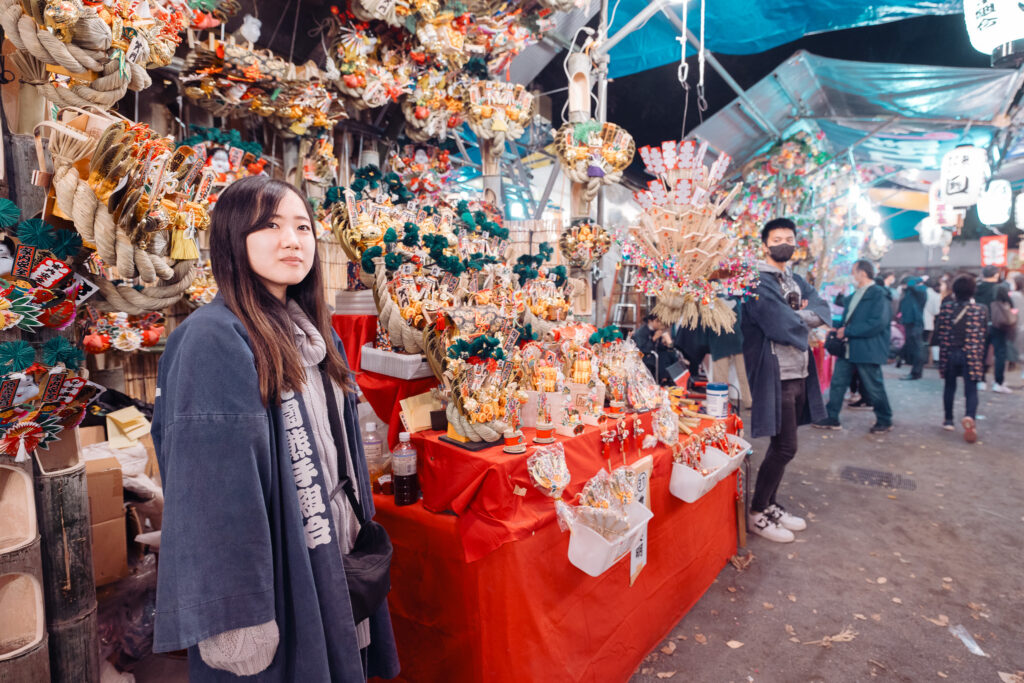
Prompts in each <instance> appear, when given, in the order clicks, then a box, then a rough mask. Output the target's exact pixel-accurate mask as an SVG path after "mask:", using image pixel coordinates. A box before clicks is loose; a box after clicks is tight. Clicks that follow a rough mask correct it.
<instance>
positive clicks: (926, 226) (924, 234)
mask: <svg viewBox="0 0 1024 683" xmlns="http://www.w3.org/2000/svg"><path fill="white" fill-rule="evenodd" d="M944 232H946V231H945V230H943V229H942V226H941V225H939V224H938V223H936V222H935V219H934V218H932V217H931V216H925V217H924V218H922V219H921V222H920V223H918V224H917V235H918V237H919V238H920V239H921V244H923V245H924V246H926V247H939V246H942V243H943V241H944V235H943V234H942V233H944ZM951 234H952V233H951Z"/></svg>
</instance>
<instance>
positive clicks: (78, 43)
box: [0, 0, 153, 108]
mask: <svg viewBox="0 0 1024 683" xmlns="http://www.w3.org/2000/svg"><path fill="white" fill-rule="evenodd" d="M0 25H2V26H3V28H4V33H5V34H6V36H7V39H8V40H10V41H11V43H12V44H13V45H14V46H15V47H16V48H17V49H18V51H19V52H18V53H17V54H16V55H15V56H14V59H15V63H16V64H17V66H18V68H19V69H20V70H21V72H22V76H23V78H24V79H25V82H26V83H28V84H31V85H34V86H36V88H38V89H39V90H40V91H41V92H42V94H43V97H45V98H46V99H48V100H50V101H52V102H56V103H58V104H60V105H64V106H68V105H73V106H79V107H81V106H85V105H99V106H101V107H107V108H109V107H112V106H114V105H115V104H116V103H117V102H118V100H120V99H121V98H122V97H124V94H125V92H126V91H127V90H128V89H129V88H131V89H132V90H136V91H137V90H143V89H145V88H148V87H149V86H150V85H152V83H153V81H152V79H151V78H150V76H149V74H148V73H147V72H146V70H145V68H143V67H142V66H140V65H138V64H133V63H131V62H125V67H126V69H127V74H123V73H121V71H120V64H119V61H118V60H117V59H112V58H111V57H110V55H108V54H107V50H108V49H109V48H110V33H109V31H108V30H107V28H106V25H105V24H104V23H103V20H102V19H100V18H99V17H98V16H97V15H96V12H95V10H93V9H92V8H86V9H85V12H84V14H83V15H82V17H81V18H80V19H79V20H78V22H77V23H76V25H75V39H74V42H71V43H65V42H63V41H61V40H60V39H59V38H57V37H56V36H54V35H53V34H52V33H50V32H49V31H47V30H45V29H42V28H40V27H39V26H38V25H37V24H36V22H35V20H33V19H32V17H30V16H28V15H26V14H25V12H24V9H23V8H22V6H21V2H20V0H0ZM104 36H105V37H104ZM47 64H53V65H57V66H60V67H63V68H64V69H66V70H67V71H68V72H70V73H72V74H85V73H87V72H90V71H91V72H95V73H98V74H100V75H99V77H98V78H96V79H95V80H94V81H92V82H91V83H88V84H84V83H78V84H75V85H72V86H71V87H69V88H65V87H56V86H54V85H53V84H52V83H50V82H49V81H48V75H47V72H46V65H47Z"/></svg>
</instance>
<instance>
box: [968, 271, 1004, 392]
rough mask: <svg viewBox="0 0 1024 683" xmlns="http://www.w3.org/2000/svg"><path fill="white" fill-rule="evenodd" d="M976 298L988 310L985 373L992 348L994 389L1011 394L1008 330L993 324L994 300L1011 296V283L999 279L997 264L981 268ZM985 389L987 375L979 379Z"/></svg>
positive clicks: (980, 387) (981, 387) (986, 372)
mask: <svg viewBox="0 0 1024 683" xmlns="http://www.w3.org/2000/svg"><path fill="white" fill-rule="evenodd" d="M977 287H978V288H977V291H976V292H975V294H974V300H975V301H976V302H977V303H978V304H979V305H981V306H984V307H985V310H986V311H988V314H989V315H988V332H987V337H986V340H985V353H984V356H983V357H984V358H985V374H988V350H989V349H990V348H991V349H992V391H994V392H996V393H1000V394H1009V393H1012V392H1013V390H1012V389H1010V388H1009V387H1007V386H1006V384H1005V381H1006V357H1007V349H1006V347H1007V344H1008V343H1009V340H1008V338H1007V331H1006V330H1002V329H999V328H998V327H996V326H995V325H993V324H992V302H993V301H995V300H996V299H999V298H1002V297H1000V294H1005V296H1006V297H1007V298H1008V297H1009V291H1010V288H1009V285H1007V284H1006V283H1005V282H1000V280H999V268H997V267H996V266H985V267H984V268H983V269H982V270H981V282H979V283H978V285H977ZM979 381H980V382H981V383H982V385H981V386H979V387H978V388H979V389H984V388H985V386H984V382H985V376H984V375H982V377H981V379H980V380H979Z"/></svg>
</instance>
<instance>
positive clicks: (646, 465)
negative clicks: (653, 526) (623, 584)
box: [629, 455, 654, 586]
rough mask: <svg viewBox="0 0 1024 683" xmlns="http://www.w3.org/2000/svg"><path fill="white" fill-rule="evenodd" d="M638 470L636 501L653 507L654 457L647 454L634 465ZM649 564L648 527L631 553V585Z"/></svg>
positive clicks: (648, 507)
mask: <svg viewBox="0 0 1024 683" xmlns="http://www.w3.org/2000/svg"><path fill="white" fill-rule="evenodd" d="M632 467H633V470H634V471H635V472H636V501H637V502H638V503H641V504H642V505H646V506H647V509H648V510H650V509H651V475H652V474H653V473H654V458H653V457H651V456H649V455H645V456H644V457H643V458H641V459H640V460H637V461H636V462H635V463H633V465H632ZM646 566H647V529H646V528H644V531H643V533H642V534H641V535H640V542H639V543H637V545H636V548H634V549H633V552H631V553H630V554H629V585H630V586H632V585H633V584H634V583H636V579H637V577H638V576H640V572H642V571H643V569H644V567H646Z"/></svg>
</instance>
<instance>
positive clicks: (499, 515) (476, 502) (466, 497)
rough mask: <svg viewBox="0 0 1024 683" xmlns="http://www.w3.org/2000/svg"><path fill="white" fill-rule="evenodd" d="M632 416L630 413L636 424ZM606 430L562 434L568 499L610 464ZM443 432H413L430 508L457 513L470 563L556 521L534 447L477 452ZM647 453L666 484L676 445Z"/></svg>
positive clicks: (632, 456) (646, 423)
mask: <svg viewBox="0 0 1024 683" xmlns="http://www.w3.org/2000/svg"><path fill="white" fill-rule="evenodd" d="M640 418H641V421H642V424H643V428H644V430H645V433H647V434H650V431H651V414H649V413H648V414H645V415H641V416H640ZM632 419H633V418H632V417H630V418H629V422H630V423H632ZM731 419H732V418H730V420H731ZM731 424H732V423H731V422H730V425H731ZM603 429H604V428H602V427H587V428H586V430H585V431H584V432H583V434H581V435H579V436H576V437H572V438H569V437H557V439H558V441H560V442H562V445H563V448H564V449H565V460H566V464H567V465H568V466H569V472H570V473H571V474H572V483H571V484H570V485H569V488H567V489H566V491H565V494H564V497H565V499H566V500H569V499H571V498H572V497H573V496H575V495H576V494H577V493H579V492H580V490H582V488H583V485H584V484H586V483H587V481H588V480H589V479H590V477H592V476H593V475H594V474H596V473H597V471H598V470H600V469H601V468H602V467H607V466H608V462H607V461H606V460H604V459H603V458H602V455H601V453H602V450H601V432H602V431H603ZM534 431H535V430H533V429H524V430H523V435H524V436H525V437H526V442H527V443H528V444H532V440H533V435H534ZM441 434H442V433H441V432H420V433H418V434H414V435H413V441H414V443H415V445H416V449H417V451H418V454H419V469H418V473H419V479H420V487H421V488H422V490H423V506H424V507H425V508H426V509H427V510H430V511H433V512H449V511H450V512H454V513H455V514H456V515H458V520H457V522H456V524H457V527H458V531H459V536H460V538H461V539H462V545H463V550H464V556H465V558H466V561H467V562H473V561H475V560H478V559H480V558H482V557H484V556H485V555H487V554H488V553H491V552H493V551H494V550H496V549H497V548H499V547H500V546H501V545H503V544H505V543H508V542H510V541H515V540H517V539H521V538H525V537H527V536H530V535H531V534H533V533H535V532H536V531H537V530H538V529H540V528H542V527H544V526H547V525H550V524H553V523H554V520H555V510H554V506H553V505H552V504H551V502H552V501H551V498H549V497H547V496H546V495H544V494H543V493H541V492H540V491H539V490H538V489H537V488H536V487H535V486H534V485H533V483H532V481H531V480H530V475H529V473H528V472H527V470H526V458H527V456H528V455H529V453H530V452H531V451H532V450H533V449H532V448H531V449H527V453H526V454H525V455H509V454H508V453H505V452H503V451H502V450H501V446H500V445H498V446H493V447H491V448H488V449H485V450H482V451H476V452H473V451H468V450H465V449H463V448H459V447H457V446H453V445H451V444H448V443H445V442H443V441H441V440H440V436H441ZM616 453H617V455H616V457H615V458H614V459H613V460H612V462H611V466H612V467H618V466H619V465H622V464H623V462H622V457H621V455H618V453H619V451H618V450H616ZM647 454H652V455H653V456H654V474H655V476H664V481H665V485H666V486H667V485H668V477H669V473H670V471H671V466H672V458H671V455H670V453H669V449H668V448H666V447H665V446H661V445H659V446H658V447H657V448H654V449H651V450H645V451H643V453H642V454H641V455H647ZM639 457H640V456H638V455H637V453H636V451H635V449H631V450H630V451H629V453H628V459H627V463H628V464H632V463H633V462H635V461H636V460H638V459H639ZM517 491H518V492H519V493H520V494H523V495H519V494H517ZM524 491H525V493H523V492H524Z"/></svg>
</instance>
